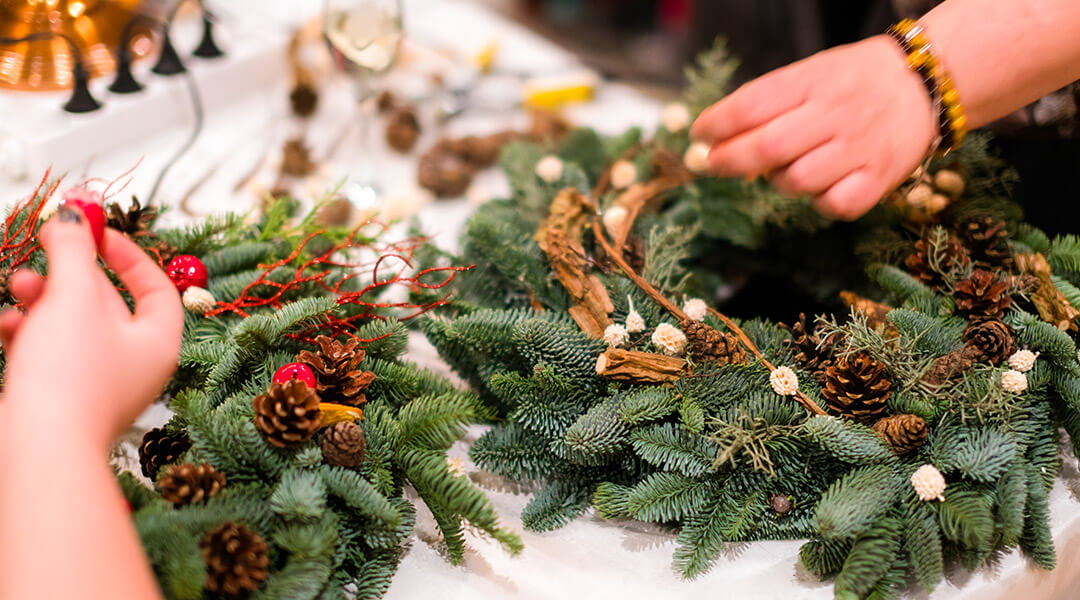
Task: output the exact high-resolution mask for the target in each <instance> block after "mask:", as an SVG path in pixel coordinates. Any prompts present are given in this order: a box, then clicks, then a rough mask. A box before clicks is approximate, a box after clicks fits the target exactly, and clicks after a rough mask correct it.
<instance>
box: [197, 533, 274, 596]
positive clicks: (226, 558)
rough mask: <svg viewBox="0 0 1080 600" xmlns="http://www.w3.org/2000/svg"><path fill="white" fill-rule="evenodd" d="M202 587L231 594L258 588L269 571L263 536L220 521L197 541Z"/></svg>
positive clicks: (213, 591)
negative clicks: (202, 567) (203, 568)
mask: <svg viewBox="0 0 1080 600" xmlns="http://www.w3.org/2000/svg"><path fill="white" fill-rule="evenodd" d="M199 548H200V549H201V550H202V558H203V562H205V563H206V589H207V590H208V591H209V592H211V593H214V594H222V595H224V596H226V597H230V598H235V597H239V596H241V595H243V594H244V593H245V592H253V591H255V590H257V589H259V584H260V583H262V582H263V581H265V580H266V578H267V577H268V576H269V575H270V570H269V566H270V557H269V556H268V555H267V545H266V540H264V539H262V537H261V536H260V535H259V534H257V533H255V532H254V531H251V530H250V529H248V528H247V527H244V526H243V525H239V524H237V523H223V524H222V525H221V526H219V527H218V528H217V529H214V530H213V531H211V532H209V533H207V534H206V535H205V536H203V538H202V540H201V541H199Z"/></svg>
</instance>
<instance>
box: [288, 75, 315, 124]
mask: <svg viewBox="0 0 1080 600" xmlns="http://www.w3.org/2000/svg"><path fill="white" fill-rule="evenodd" d="M289 107H290V108H291V109H292V112H293V114H294V115H296V116H298V117H301V118H304V119H306V118H308V117H310V116H311V115H313V114H315V111H316V110H318V108H319V92H317V91H315V88H314V87H313V86H312V85H311V84H310V83H308V82H306V81H299V82H297V83H296V85H294V86H293V89H292V91H291V92H289Z"/></svg>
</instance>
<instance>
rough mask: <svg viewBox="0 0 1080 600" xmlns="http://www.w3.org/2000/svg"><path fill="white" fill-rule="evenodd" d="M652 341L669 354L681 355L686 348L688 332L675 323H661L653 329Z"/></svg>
mask: <svg viewBox="0 0 1080 600" xmlns="http://www.w3.org/2000/svg"><path fill="white" fill-rule="evenodd" d="M652 343H654V344H656V345H657V346H659V347H660V348H662V349H663V350H664V354H667V355H668V356H679V355H680V354H682V353H683V350H685V349H686V334H685V333H683V332H682V330H681V329H679V328H678V327H675V326H674V325H670V324H668V323H661V324H659V325H657V326H656V329H655V330H653V334H652Z"/></svg>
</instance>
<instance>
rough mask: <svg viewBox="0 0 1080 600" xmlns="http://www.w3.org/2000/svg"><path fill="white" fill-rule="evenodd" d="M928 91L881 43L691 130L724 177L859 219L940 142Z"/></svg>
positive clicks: (759, 89)
mask: <svg viewBox="0 0 1080 600" xmlns="http://www.w3.org/2000/svg"><path fill="white" fill-rule="evenodd" d="M936 127H937V125H936V119H935V116H934V113H933V108H932V105H931V102H930V97H929V95H928V94H927V91H926V87H925V86H924V85H923V83H922V80H921V79H920V77H919V76H918V75H916V74H915V73H914V72H912V71H911V70H909V69H908V67H907V62H906V58H905V55H904V53H903V51H902V50H901V49H900V48H899V47H898V46H897V45H896V43H895V42H894V41H893V40H892V39H890V38H889V37H888V36H877V37H874V38H870V39H867V40H864V41H862V42H858V43H855V44H850V45H847V46H840V47H838V48H834V49H831V50H826V51H824V52H820V53H818V54H815V55H814V56H811V57H810V58H807V59H805V60H802V61H799V62H797V63H794V64H791V65H788V66H787V67H784V68H781V69H778V70H776V71H773V72H771V73H767V74H766V75H764V76H762V77H760V78H758V79H755V80H754V81H751V82H750V83H747V84H746V85H744V86H742V87H740V88H739V89H738V90H736V91H735V92H734V93H732V94H731V95H730V96H728V97H727V98H725V99H723V100H721V101H720V102H717V103H716V104H714V105H713V106H711V107H709V108H708V109H706V110H705V111H704V112H703V113H702V114H701V116H700V117H698V119H697V121H696V122H695V123H694V125H693V127H692V128H691V136H692V137H693V138H694V139H697V140H702V141H705V142H710V143H711V144H712V150H711V151H710V152H709V166H710V167H711V169H712V170H713V172H714V173H716V174H718V175H724V176H746V177H754V176H757V175H765V176H766V177H767V178H768V179H769V180H770V181H771V182H772V183H773V185H775V186H776V187H777V188H779V189H780V190H783V191H786V192H791V193H795V194H808V195H811V196H813V197H814V205H815V207H816V208H817V209H818V210H819V211H820V212H822V213H823V214H825V215H826V216H830V217H834V218H840V219H848V220H850V219H855V218H857V217H859V216H861V215H863V214H864V213H866V212H867V211H868V210H870V209H871V208H873V206H874V205H875V204H876V203H877V202H878V200H879V199H881V197H882V196H884V195H885V194H887V193H888V192H889V191H891V190H892V189H894V188H895V187H896V186H898V185H900V184H901V183H902V182H903V181H904V179H905V178H907V177H908V176H909V175H910V174H911V172H912V171H914V170H915V168H916V167H917V166H918V165H919V163H920V162H921V161H922V159H923V158H924V156H925V154H926V151H927V149H928V148H929V146H930V144H931V142H932V141H933V139H934V137H935V136H936V135H937V130H936Z"/></svg>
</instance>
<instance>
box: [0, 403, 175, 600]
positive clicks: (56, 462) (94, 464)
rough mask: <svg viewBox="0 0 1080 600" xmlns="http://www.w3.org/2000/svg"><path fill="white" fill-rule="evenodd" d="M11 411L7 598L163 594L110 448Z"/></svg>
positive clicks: (1, 527)
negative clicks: (108, 456)
mask: <svg viewBox="0 0 1080 600" xmlns="http://www.w3.org/2000/svg"><path fill="white" fill-rule="evenodd" d="M5 400H7V399H5ZM3 409H4V410H3V411H2V412H0V481H2V482H3V485H2V486H0V569H2V570H3V571H2V572H0V598H43V599H51V598H57V599H59V598H101V599H106V598H110V599H111V598H131V599H134V600H142V599H147V600H149V599H156V598H160V592H159V590H158V587H157V584H156V582H155V581H154V577H153V575H152V573H151V571H150V567H149V565H148V564H147V560H146V557H145V555H144V554H143V551H142V547H141V544H140V543H139V540H138V536H137V534H136V533H135V529H134V527H133V526H132V523H131V518H130V516H129V514H128V509H127V506H126V504H125V502H124V498H123V496H122V495H121V493H120V490H119V488H118V486H117V485H116V482H115V479H114V476H113V473H112V471H111V469H110V468H109V466H108V464H107V462H106V459H105V449H104V448H103V447H101V446H102V445H101V444H100V443H96V442H93V441H90V440H87V439H84V438H83V437H82V436H81V435H80V432H78V431H71V430H70V426H69V425H66V424H65V425H61V426H58V427H56V428H53V427H51V425H50V421H49V420H47V419H45V418H43V417H44V415H28V414H26V412H27V411H21V410H19V409H15V408H14V407H12V406H11V404H10V403H7V402H5V403H4V405H3ZM33 410H34V409H31V412H32V411H33Z"/></svg>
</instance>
